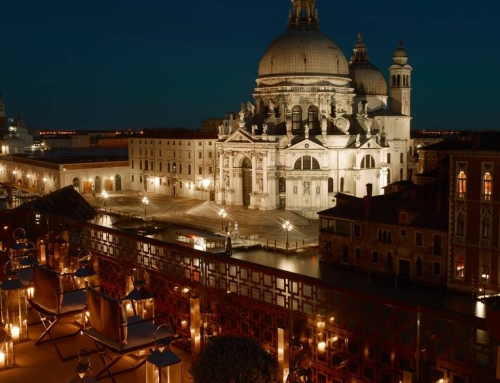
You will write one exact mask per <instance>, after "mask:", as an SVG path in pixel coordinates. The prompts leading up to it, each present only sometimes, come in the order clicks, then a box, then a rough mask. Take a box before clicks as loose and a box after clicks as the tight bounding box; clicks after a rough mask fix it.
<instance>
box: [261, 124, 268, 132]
mask: <svg viewBox="0 0 500 383" xmlns="http://www.w3.org/2000/svg"><path fill="white" fill-rule="evenodd" d="M262 134H267V124H264V125H262Z"/></svg>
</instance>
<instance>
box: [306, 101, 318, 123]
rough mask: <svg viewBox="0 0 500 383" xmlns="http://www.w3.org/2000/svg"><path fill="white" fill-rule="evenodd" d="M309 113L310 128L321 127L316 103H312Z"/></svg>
mask: <svg viewBox="0 0 500 383" xmlns="http://www.w3.org/2000/svg"><path fill="white" fill-rule="evenodd" d="M308 115H309V118H308V120H309V128H310V129H318V128H319V122H318V121H319V120H318V107H317V106H316V105H311V106H310V107H309V110H308Z"/></svg>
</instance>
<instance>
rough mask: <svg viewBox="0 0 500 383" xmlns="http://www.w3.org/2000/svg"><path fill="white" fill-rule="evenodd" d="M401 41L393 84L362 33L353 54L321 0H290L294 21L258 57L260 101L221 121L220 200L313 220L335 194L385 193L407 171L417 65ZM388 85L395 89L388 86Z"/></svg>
mask: <svg viewBox="0 0 500 383" xmlns="http://www.w3.org/2000/svg"><path fill="white" fill-rule="evenodd" d="M407 61H408V56H407V54H406V51H405V50H404V49H403V46H402V44H401V43H399V46H398V48H397V50H396V51H395V52H394V55H393V64H392V65H391V66H390V67H389V83H390V84H389V87H388V84H387V82H386V79H385V76H384V74H383V73H382V72H381V71H380V70H379V69H377V67H376V66H375V65H373V64H372V63H371V62H370V61H369V59H368V54H367V48H366V45H365V43H364V42H363V39H362V36H361V35H360V34H358V36H357V42H356V45H355V46H354V49H353V54H352V56H351V58H350V60H349V61H347V59H346V57H345V55H344V54H343V53H342V51H341V50H340V49H339V47H338V46H337V45H336V44H335V42H334V41H333V40H332V39H331V38H330V37H328V36H326V35H325V34H323V33H322V32H321V31H320V29H319V18H318V10H317V9H316V7H315V1H314V0H292V9H290V11H289V16H288V28H287V31H286V32H285V33H283V34H282V35H280V36H278V37H277V38H276V39H275V40H274V41H273V42H272V43H271V44H270V45H269V47H268V48H267V50H266V51H265V53H264V55H263V56H262V58H261V60H260V63H259V70H258V77H257V80H256V82H257V86H256V88H255V90H254V94H253V99H254V102H253V103H252V102H247V103H246V104H245V103H242V104H241V110H240V111H239V120H238V122H237V127H235V128H233V127H223V126H222V125H221V126H220V127H219V135H218V142H217V148H218V154H219V160H220V161H219V164H220V165H219V169H218V172H219V174H218V182H219V184H218V185H217V186H218V187H217V188H216V190H217V194H216V199H217V202H218V203H220V204H226V205H246V206H248V207H249V208H250V209H260V210H268V209H286V210H292V211H294V212H297V213H299V214H302V215H304V216H306V217H309V218H314V219H316V218H317V215H316V213H317V212H318V211H320V210H323V209H327V208H329V207H332V206H334V205H335V200H334V195H335V194H336V193H337V192H343V193H346V194H351V195H353V196H358V197H359V196H363V195H365V194H366V190H367V188H366V185H367V184H372V190H373V194H374V195H376V194H382V193H383V188H384V187H385V186H386V185H388V184H389V183H391V182H394V181H399V180H404V179H406V176H407V174H406V173H407V152H408V150H409V145H410V142H409V140H410V120H411V117H410V93H411V71H412V68H411V66H410V65H408V63H407ZM388 89H389V90H388Z"/></svg>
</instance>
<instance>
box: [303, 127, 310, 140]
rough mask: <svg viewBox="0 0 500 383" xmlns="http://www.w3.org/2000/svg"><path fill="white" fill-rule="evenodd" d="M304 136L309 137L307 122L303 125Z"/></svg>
mask: <svg viewBox="0 0 500 383" xmlns="http://www.w3.org/2000/svg"><path fill="white" fill-rule="evenodd" d="M304 136H305V137H306V138H309V125H307V124H306V125H305V126H304Z"/></svg>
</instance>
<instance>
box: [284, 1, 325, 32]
mask: <svg viewBox="0 0 500 383" xmlns="http://www.w3.org/2000/svg"><path fill="white" fill-rule="evenodd" d="M314 2H315V0H292V9H291V10H290V15H289V17H288V29H318V28H319V19H318V10H317V9H316V8H315V7H314Z"/></svg>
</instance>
